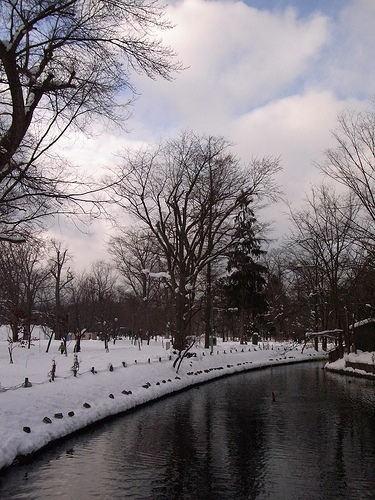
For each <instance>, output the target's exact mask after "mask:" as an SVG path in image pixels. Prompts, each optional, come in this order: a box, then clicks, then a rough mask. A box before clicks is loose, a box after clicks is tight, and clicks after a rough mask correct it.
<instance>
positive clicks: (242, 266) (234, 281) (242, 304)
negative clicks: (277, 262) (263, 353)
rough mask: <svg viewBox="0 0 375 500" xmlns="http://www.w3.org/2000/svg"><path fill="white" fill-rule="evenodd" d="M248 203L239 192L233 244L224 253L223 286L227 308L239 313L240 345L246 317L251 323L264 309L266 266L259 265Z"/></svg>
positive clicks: (258, 245) (253, 220) (257, 240)
mask: <svg viewBox="0 0 375 500" xmlns="http://www.w3.org/2000/svg"><path fill="white" fill-rule="evenodd" d="M251 203H252V199H251V198H250V197H249V196H247V195H246V194H245V193H241V195H240V204H239V206H240V210H239V213H238V215H237V216H236V218H235V227H234V237H233V243H232V245H231V246H230V248H229V251H228V254H227V257H228V264H227V271H228V276H227V278H226V283H225V285H224V291H225V294H226V296H227V299H228V305H229V307H231V308H234V307H235V308H237V309H238V311H239V318H240V341H241V343H243V342H244V341H245V340H246V333H245V315H246V316H247V317H248V318H249V319H251V320H252V321H254V320H255V319H256V317H257V316H259V315H260V314H262V313H264V312H266V310H267V301H266V295H265V284H266V280H265V276H264V275H265V273H266V267H265V266H264V265H262V264H261V263H260V262H259V259H260V257H261V256H262V255H263V254H264V253H265V251H264V250H262V249H261V239H260V238H259V237H257V235H256V218H255V216H254V212H253V210H252V209H251V206H250V205H251Z"/></svg>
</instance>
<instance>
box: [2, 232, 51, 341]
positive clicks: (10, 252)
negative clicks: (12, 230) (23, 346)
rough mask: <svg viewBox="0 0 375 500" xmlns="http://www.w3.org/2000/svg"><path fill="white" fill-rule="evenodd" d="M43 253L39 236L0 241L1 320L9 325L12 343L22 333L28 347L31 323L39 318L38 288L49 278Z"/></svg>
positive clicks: (43, 243) (43, 244)
mask: <svg viewBox="0 0 375 500" xmlns="http://www.w3.org/2000/svg"><path fill="white" fill-rule="evenodd" d="M44 256H45V242H44V241H43V240H42V239H36V238H34V239H30V240H29V241H28V242H27V243H25V244H24V245H16V244H14V243H9V242H4V241H3V242H1V243H0V304H1V306H0V310H1V321H3V322H5V323H6V324H9V325H10V328H11V330H12V340H13V342H17V341H18V340H19V338H20V334H21V336H22V338H23V340H25V341H26V342H27V343H28V346H29V347H30V341H31V328H32V325H33V324H35V323H36V322H37V321H38V318H39V308H40V295H41V288H42V287H43V285H44V283H46V281H47V278H48V270H47V269H46V268H45V266H44V265H43V257H44Z"/></svg>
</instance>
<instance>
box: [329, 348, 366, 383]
mask: <svg viewBox="0 0 375 500" xmlns="http://www.w3.org/2000/svg"><path fill="white" fill-rule="evenodd" d="M324 368H325V369H326V370H327V371H331V372H337V373H342V374H344V375H352V376H355V377H366V378H371V379H374V380H375V353H374V352H360V351H359V352H358V353H354V352H353V353H350V354H347V355H346V356H344V357H343V358H341V359H338V360H337V361H334V362H332V363H327V364H326V365H325V367H324Z"/></svg>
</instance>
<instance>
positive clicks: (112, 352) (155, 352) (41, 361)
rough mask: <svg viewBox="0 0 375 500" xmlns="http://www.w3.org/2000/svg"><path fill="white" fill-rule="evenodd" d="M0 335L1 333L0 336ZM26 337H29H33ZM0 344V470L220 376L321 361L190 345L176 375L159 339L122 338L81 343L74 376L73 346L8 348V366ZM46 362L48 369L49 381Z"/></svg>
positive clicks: (271, 347) (307, 353)
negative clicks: (134, 341) (87, 429)
mask: <svg viewBox="0 0 375 500" xmlns="http://www.w3.org/2000/svg"><path fill="white" fill-rule="evenodd" d="M0 334H1V330H0ZM33 334H34V336H35V334H36V332H35V331H34V333H33ZM2 338H3V340H0V443H1V445H0V446H1V449H0V469H1V468H3V467H6V466H9V465H11V464H12V463H13V462H14V460H15V459H16V457H19V456H25V455H28V454H32V453H33V452H35V451H37V450H40V449H41V448H43V447H44V446H45V445H47V444H48V443H50V442H52V441H54V440H56V439H59V438H62V437H64V436H67V435H68V434H70V433H72V432H75V431H78V430H79V429H82V428H84V427H86V426H87V425H89V424H91V423H94V422H97V421H99V420H101V419H103V418H105V417H108V416H111V415H115V414H117V413H120V412H124V411H127V410H129V409H131V408H133V407H135V406H138V405H141V404H144V403H147V402H148V401H151V400H153V399H156V398H159V397H162V396H164V395H166V394H169V393H172V392H175V391H179V390H183V389H184V388H186V387H188V386H190V385H193V384H199V383H202V382H205V381H208V380H210V379H213V378H217V377H220V376H223V375H227V374H233V373H236V372H240V371H244V370H251V369H257V368H262V367H265V366H275V365H278V364H285V363H294V362H300V361H308V360H314V359H316V360H318V359H323V358H325V353H323V352H320V353H318V352H316V351H315V350H313V349H312V348H307V349H305V350H304V352H303V354H301V349H300V346H298V347H297V348H296V349H293V350H291V351H289V350H287V349H286V348H287V344H276V343H272V342H270V343H264V344H263V343H260V344H259V346H253V345H240V344H239V343H238V342H225V343H220V342H219V343H218V345H217V346H215V347H214V349H213V353H212V355H211V354H210V350H209V349H204V348H203V347H201V346H199V345H195V346H194V347H193V349H192V351H191V352H192V353H193V354H194V356H193V357H191V358H189V359H185V360H184V361H183V363H182V365H181V367H180V370H179V372H178V374H177V373H176V370H175V369H174V368H173V366H172V364H173V360H174V358H175V355H174V354H173V350H172V349H170V348H169V349H167V347H168V341H166V340H165V339H164V340H162V339H158V340H151V341H150V345H147V343H145V342H144V343H143V345H141V346H139V345H134V344H132V343H131V341H130V340H129V339H126V340H118V341H117V342H116V344H115V345H114V344H113V342H110V344H109V352H105V349H104V344H103V342H100V341H96V340H88V341H83V342H82V351H81V352H80V353H78V355H77V357H78V362H79V370H78V373H77V376H74V374H73V371H72V366H73V363H74V354H73V347H74V342H73V343H71V344H70V345H69V346H68V355H67V356H65V355H61V354H60V352H59V350H58V347H59V345H60V342H57V341H53V342H52V344H51V347H50V350H49V352H48V353H46V352H45V351H46V346H47V341H46V340H44V339H42V335H41V338H40V339H37V340H35V341H34V342H33V345H32V346H31V348H30V349H27V348H19V347H16V348H15V349H14V350H13V361H14V362H13V364H10V362H9V353H8V342H7V341H6V340H5V338H4V331H3V337H2ZM53 360H55V363H56V372H55V379H54V381H52V380H51V373H50V372H51V368H52V364H53ZM26 378H27V379H28V381H29V383H30V384H31V385H29V386H28V387H25V379H26Z"/></svg>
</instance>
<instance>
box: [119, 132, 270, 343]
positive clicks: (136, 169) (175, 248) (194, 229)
mask: <svg viewBox="0 0 375 500" xmlns="http://www.w3.org/2000/svg"><path fill="white" fill-rule="evenodd" d="M278 170H279V164H278V161H277V160H271V159H269V158H266V159H263V160H260V161H259V160H254V161H252V162H251V164H250V165H249V166H247V167H243V166H241V165H240V162H239V160H237V159H236V158H235V157H234V156H233V154H232V153H231V152H230V151H229V143H228V142H227V141H225V140H224V139H223V138H220V137H219V138H218V137H212V136H209V137H205V136H202V137H199V136H197V135H195V134H193V133H192V132H185V133H182V134H181V136H180V137H178V138H177V139H175V140H169V141H166V142H165V143H162V144H160V145H159V146H158V147H157V148H155V149H141V150H140V151H138V152H136V153H135V154H134V152H133V153H132V152H129V153H128V154H126V155H125V156H124V162H123V164H122V165H121V166H120V167H119V169H118V171H117V172H116V173H115V175H114V177H113V179H112V182H113V186H114V188H113V189H114V195H113V196H114V200H115V201H116V203H118V205H119V206H120V207H123V208H124V209H126V210H127V211H128V212H129V213H130V214H132V215H133V216H134V217H135V219H136V220H137V221H138V222H139V223H140V224H141V225H142V226H143V227H145V228H147V229H148V230H149V231H151V233H152V234H153V236H154V238H155V240H156V241H157V244H158V246H159V249H160V253H161V255H162V256H163V259H164V261H165V269H164V271H165V272H166V273H167V275H168V277H169V278H168V285H169V288H170V292H171V294H172V297H173V302H174V310H175V324H174V330H175V334H176V335H175V343H174V344H175V347H176V348H177V349H178V350H179V351H181V350H182V349H184V348H185V345H186V336H187V335H188V333H189V328H190V325H191V319H192V315H193V312H194V308H193V306H194V302H195V295H196V285H197V280H198V277H199V276H201V275H202V273H206V272H207V266H209V265H210V263H212V262H214V261H216V260H217V259H219V258H220V257H222V256H223V255H224V254H225V250H226V249H227V247H228V245H229V242H230V235H231V232H232V230H233V224H232V220H233V217H234V214H235V212H236V209H237V208H238V207H239V204H240V197H241V195H242V194H247V195H253V196H254V197H256V196H257V195H259V197H261V195H263V194H264V192H265V191H267V192H268V194H269V195H270V196H271V195H275V193H276V186H275V185H274V183H273V176H274V174H275V172H277V171H278ZM210 293H211V292H210V290H209V291H208V295H210Z"/></svg>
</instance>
